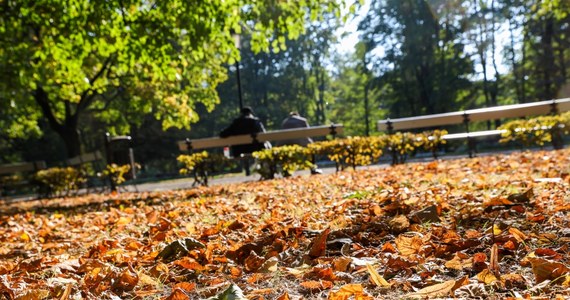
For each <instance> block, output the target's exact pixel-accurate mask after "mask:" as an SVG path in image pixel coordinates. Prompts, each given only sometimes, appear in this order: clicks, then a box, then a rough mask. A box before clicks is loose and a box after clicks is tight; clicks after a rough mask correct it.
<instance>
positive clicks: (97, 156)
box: [65, 151, 103, 166]
mask: <svg viewBox="0 0 570 300" xmlns="http://www.w3.org/2000/svg"><path fill="white" fill-rule="evenodd" d="M102 159H103V155H102V154H101V151H95V152H89V153H85V154H81V155H78V156H75V157H72V158H70V159H68V160H66V161H65V163H66V164H67V165H68V166H77V165H80V164H83V163H90V162H93V161H98V160H102Z"/></svg>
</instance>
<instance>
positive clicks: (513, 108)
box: [377, 98, 570, 157]
mask: <svg viewBox="0 0 570 300" xmlns="http://www.w3.org/2000/svg"><path fill="white" fill-rule="evenodd" d="M569 110H570V98H565V99H555V100H547V101H538V102H531V103H523V104H513V105H502V106H495V107H488V108H479V109H470V110H464V111H457V112H450V113H442V114H432V115H424V116H417V117H407V118H398V119H389V118H388V119H385V120H380V121H378V123H377V127H378V130H380V131H387V132H388V133H393V132H395V131H402V130H409V129H418V128H439V127H441V126H447V125H458V124H463V125H464V128H465V131H464V132H460V133H450V134H446V135H444V136H442V139H444V140H459V139H465V140H466V141H467V146H468V150H469V156H470V157H472V156H473V155H474V153H475V152H476V143H475V139H476V138H481V137H490V136H500V135H501V133H502V132H503V131H502V130H496V129H495V130H481V131H475V132H471V131H470V130H469V125H470V123H472V122H481V121H492V120H500V119H508V118H520V117H527V116H537V115H547V114H552V113H560V112H565V111H569Z"/></svg>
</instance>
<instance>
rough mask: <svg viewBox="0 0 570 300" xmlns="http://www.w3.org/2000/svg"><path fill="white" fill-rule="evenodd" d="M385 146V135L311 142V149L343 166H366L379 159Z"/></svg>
mask: <svg viewBox="0 0 570 300" xmlns="http://www.w3.org/2000/svg"><path fill="white" fill-rule="evenodd" d="M384 146H385V138H384V137H383V136H374V137H358V136H357V137H348V138H346V139H335V140H331V141H323V142H317V143H313V144H309V149H311V151H312V152H313V153H315V154H318V155H327V156H328V157H329V159H330V160H332V161H334V162H335V163H337V165H339V166H340V167H341V168H343V169H344V168H346V167H347V166H350V167H352V168H356V167H357V166H365V165H369V164H372V163H375V162H377V161H378V159H379V158H380V156H382V153H383V151H382V149H383V148H384Z"/></svg>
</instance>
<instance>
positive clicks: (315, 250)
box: [309, 228, 331, 258]
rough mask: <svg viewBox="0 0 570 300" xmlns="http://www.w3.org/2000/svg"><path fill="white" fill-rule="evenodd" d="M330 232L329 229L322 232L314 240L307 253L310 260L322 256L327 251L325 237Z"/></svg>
mask: <svg viewBox="0 0 570 300" xmlns="http://www.w3.org/2000/svg"><path fill="white" fill-rule="evenodd" d="M330 232H331V229H330V228H327V229H325V230H323V232H321V233H320V234H319V235H318V236H317V237H316V238H315V239H314V240H313V244H312V245H311V250H310V251H309V256H310V257H312V258H317V257H321V256H324V255H325V253H326V250H327V237H328V236H329V233H330Z"/></svg>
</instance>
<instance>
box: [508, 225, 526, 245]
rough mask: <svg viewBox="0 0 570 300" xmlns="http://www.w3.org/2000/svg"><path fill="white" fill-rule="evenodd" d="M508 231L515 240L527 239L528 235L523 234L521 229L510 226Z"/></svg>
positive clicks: (520, 241)
mask: <svg viewBox="0 0 570 300" xmlns="http://www.w3.org/2000/svg"><path fill="white" fill-rule="evenodd" d="M509 233H510V234H512V235H513V237H514V238H515V239H516V240H517V242H519V243H522V242H524V241H525V240H527V239H528V237H527V236H526V234H524V233H523V232H522V231H520V230H518V229H516V228H514V227H511V228H509Z"/></svg>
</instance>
